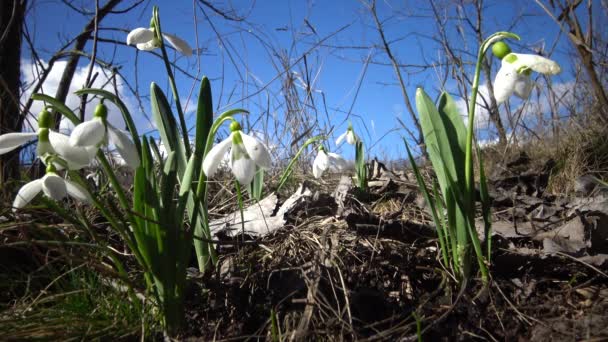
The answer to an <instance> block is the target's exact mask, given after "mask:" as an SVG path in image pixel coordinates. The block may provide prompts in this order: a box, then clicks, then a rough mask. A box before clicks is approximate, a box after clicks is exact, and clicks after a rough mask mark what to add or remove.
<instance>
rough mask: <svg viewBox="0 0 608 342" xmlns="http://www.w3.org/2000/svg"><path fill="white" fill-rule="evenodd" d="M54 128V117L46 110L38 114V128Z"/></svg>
mask: <svg viewBox="0 0 608 342" xmlns="http://www.w3.org/2000/svg"><path fill="white" fill-rule="evenodd" d="M51 126H53V116H52V115H51V112H49V111H48V110H47V109H46V108H44V109H43V110H42V111H41V112H40V114H38V127H40V128H51Z"/></svg>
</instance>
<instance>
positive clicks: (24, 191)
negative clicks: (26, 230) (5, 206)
mask: <svg viewBox="0 0 608 342" xmlns="http://www.w3.org/2000/svg"><path fill="white" fill-rule="evenodd" d="M40 191H42V179H36V180H33V181H31V182H29V183H27V184H25V185H24V186H22V187H21V189H19V192H18V193H17V196H15V200H14V201H13V210H16V209H21V208H23V207H25V206H26V205H27V204H28V203H30V202H31V201H32V200H33V199H34V197H36V195H38V194H39V193H40Z"/></svg>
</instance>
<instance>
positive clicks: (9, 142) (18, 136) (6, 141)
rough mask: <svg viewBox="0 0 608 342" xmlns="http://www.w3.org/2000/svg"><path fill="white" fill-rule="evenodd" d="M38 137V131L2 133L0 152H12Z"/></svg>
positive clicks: (0, 136)
mask: <svg viewBox="0 0 608 342" xmlns="http://www.w3.org/2000/svg"><path fill="white" fill-rule="evenodd" d="M36 137H38V133H36V132H31V133H6V134H2V135H0V154H4V153H7V152H10V151H12V150H14V149H16V148H17V147H19V146H21V145H23V144H25V143H26V142H28V141H30V140H34V139H36Z"/></svg>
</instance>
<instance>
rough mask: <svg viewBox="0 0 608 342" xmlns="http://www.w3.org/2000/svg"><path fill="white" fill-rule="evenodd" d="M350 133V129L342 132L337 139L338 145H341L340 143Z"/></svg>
mask: <svg viewBox="0 0 608 342" xmlns="http://www.w3.org/2000/svg"><path fill="white" fill-rule="evenodd" d="M347 134H348V131H346V132H344V133H342V134H340V136H339V137H338V139H336V145H340V143H341V142H342V141H344V139H345V138H346V135H347Z"/></svg>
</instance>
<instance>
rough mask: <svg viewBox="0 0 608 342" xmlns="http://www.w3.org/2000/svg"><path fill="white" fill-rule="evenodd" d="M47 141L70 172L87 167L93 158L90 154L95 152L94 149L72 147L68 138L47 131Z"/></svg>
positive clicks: (92, 154)
mask: <svg viewBox="0 0 608 342" xmlns="http://www.w3.org/2000/svg"><path fill="white" fill-rule="evenodd" d="M49 141H50V143H51V146H52V148H53V149H54V150H55V152H56V153H57V154H58V155H59V157H61V158H62V159H63V160H65V161H66V162H67V163H68V168H69V169H70V170H79V169H82V168H83V167H87V166H88V165H89V164H90V163H91V161H92V160H93V158H94V156H95V154H94V153H92V152H93V151H96V150H97V148H96V147H81V146H73V145H72V144H70V137H68V136H67V135H65V134H62V133H58V132H55V131H49ZM92 150H93V151H92Z"/></svg>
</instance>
